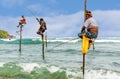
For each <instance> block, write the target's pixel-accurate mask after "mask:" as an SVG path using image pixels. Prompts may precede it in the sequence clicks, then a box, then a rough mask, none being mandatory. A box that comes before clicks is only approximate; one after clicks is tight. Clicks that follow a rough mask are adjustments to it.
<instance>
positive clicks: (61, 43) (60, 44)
mask: <svg viewBox="0 0 120 79" xmlns="http://www.w3.org/2000/svg"><path fill="white" fill-rule="evenodd" d="M76 39H79V37H77V38H74V39H70V40H68V41H66V42H64V43H60V44H57V45H55V46H53V47H52V48H51V50H53V49H55V48H56V47H59V46H61V45H63V44H66V43H69V42H70V41H73V40H76Z"/></svg>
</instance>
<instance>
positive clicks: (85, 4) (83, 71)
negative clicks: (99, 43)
mask: <svg viewBox="0 0 120 79" xmlns="http://www.w3.org/2000/svg"><path fill="white" fill-rule="evenodd" d="M85 20H86V0H84V22H85ZM84 75H85V54H83V79H84Z"/></svg>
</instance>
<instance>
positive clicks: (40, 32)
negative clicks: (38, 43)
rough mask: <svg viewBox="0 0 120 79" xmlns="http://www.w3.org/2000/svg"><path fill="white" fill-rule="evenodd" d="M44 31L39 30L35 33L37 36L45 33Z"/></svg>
mask: <svg viewBox="0 0 120 79" xmlns="http://www.w3.org/2000/svg"><path fill="white" fill-rule="evenodd" d="M45 30H46V29H42V28H39V30H38V31H37V34H39V35H42V34H43V33H44V32H45Z"/></svg>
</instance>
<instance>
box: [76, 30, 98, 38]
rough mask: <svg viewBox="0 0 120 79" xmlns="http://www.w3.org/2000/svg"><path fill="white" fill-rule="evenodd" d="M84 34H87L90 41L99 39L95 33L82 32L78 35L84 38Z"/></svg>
mask: <svg viewBox="0 0 120 79" xmlns="http://www.w3.org/2000/svg"><path fill="white" fill-rule="evenodd" d="M82 34H86V36H87V37H88V38H90V39H95V38H97V34H94V33H90V32H88V31H87V32H81V33H79V34H78V36H79V37H82Z"/></svg>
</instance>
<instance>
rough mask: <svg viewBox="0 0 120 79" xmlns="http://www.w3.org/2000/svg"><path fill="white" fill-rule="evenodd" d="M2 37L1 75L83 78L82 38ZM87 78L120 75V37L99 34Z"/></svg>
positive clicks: (10, 78)
mask: <svg viewBox="0 0 120 79" xmlns="http://www.w3.org/2000/svg"><path fill="white" fill-rule="evenodd" d="M47 41H48V42H47V47H46V46H45V60H44V61H43V60H42V43H41V39H40V38H23V39H22V51H21V52H19V39H0V79H83V75H82V69H81V67H82V53H81V39H74V37H69V38H67V37H66V38H48V40H47ZM85 59H86V61H85V76H84V79H120V38H119V37H106V38H104V37H99V38H98V39H97V40H96V41H95V49H94V50H93V47H91V48H90V50H89V52H88V54H87V55H86V56H85Z"/></svg>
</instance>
